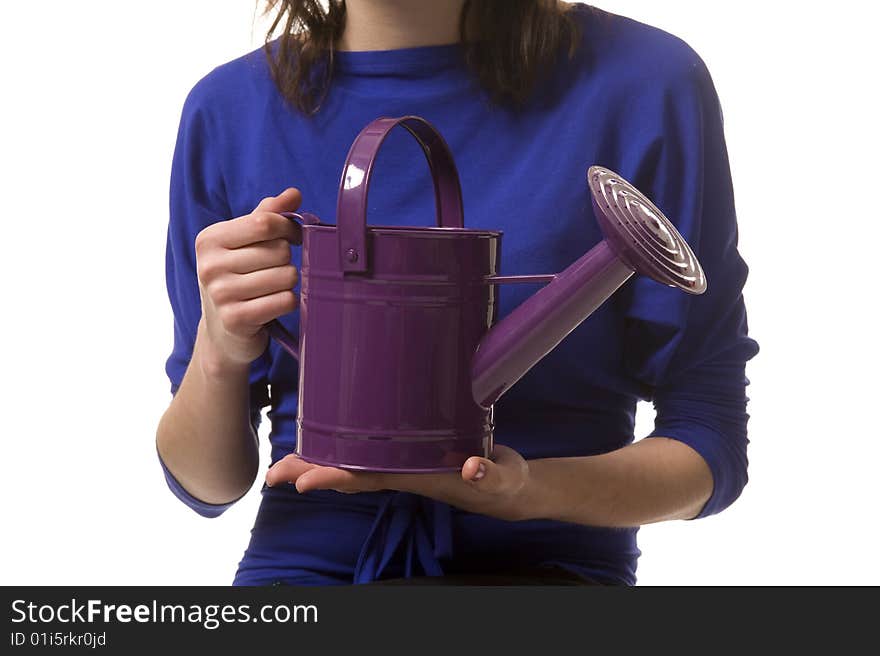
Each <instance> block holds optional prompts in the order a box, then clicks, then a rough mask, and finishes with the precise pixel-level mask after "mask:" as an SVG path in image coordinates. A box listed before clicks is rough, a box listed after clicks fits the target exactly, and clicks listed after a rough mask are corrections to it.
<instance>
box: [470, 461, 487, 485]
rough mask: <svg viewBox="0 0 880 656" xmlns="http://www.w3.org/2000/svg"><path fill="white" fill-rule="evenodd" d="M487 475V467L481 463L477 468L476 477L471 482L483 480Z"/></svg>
mask: <svg viewBox="0 0 880 656" xmlns="http://www.w3.org/2000/svg"><path fill="white" fill-rule="evenodd" d="M485 475H486V465H485V464H483V463H482V462H481V463H480V466H479V467H477V473H476V474H474V477H473V478H472V479H471V480H472V481H478V480H480V479H481V478H483V477H484V476H485Z"/></svg>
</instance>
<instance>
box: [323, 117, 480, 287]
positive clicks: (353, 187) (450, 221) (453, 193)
mask: <svg viewBox="0 0 880 656" xmlns="http://www.w3.org/2000/svg"><path fill="white" fill-rule="evenodd" d="M398 125H400V126H403V127H404V128H406V130H407V131H408V132H409V133H410V134H411V135H412V136H413V137H415V139H416V141H418V142H419V145H420V146H421V147H422V151H423V152H424V153H425V158H426V159H427V160H428V166H429V167H430V169H431V177H432V179H433V181H434V200H435V203H436V211H437V225H438V226H440V227H446V228H461V227H463V226H464V211H463V207H462V201H461V183H460V181H459V178H458V171H457V169H456V168H455V162H454V160H453V158H452V153H451V151H450V150H449V146H448V144H447V143H446V141H445V140H444V139H443V137H442V136H441V135H440V133H439V132H438V131H437V130H436V129H435V128H434V126H432V125H431V124H430V123H428V122H427V121H426V120H425V119H423V118H420V117H418V116H402V117H399V118H387V117H386V118H379V119H376V120H375V121H373V122H372V123H370V124H369V125H367V127H365V128H364V129H363V130H361V132H360V134H358V136H357V137H356V138H355V140H354V142H353V143H352V145H351V148H350V149H349V151H348V157H346V159H345V165H344V166H343V168H342V178H341V180H340V181H339V198H338V200H337V205H336V224H337V226H338V228H337V236H338V239H339V263H340V268H341V269H342V271H343V273H363V272H365V271H367V270H368V268H369V262H368V257H369V254H368V253H367V248H366V241H367V235H366V230H367V227H366V226H367V216H366V215H367V194H368V193H369V187H370V177H371V176H372V171H373V162H374V161H375V160H376V156H377V155H378V154H379V148H381V146H382V143H383V142H384V141H385V138H386V137H387V136H388V133H389V132H391V130H393V129H394V128H395V127H397V126H398Z"/></svg>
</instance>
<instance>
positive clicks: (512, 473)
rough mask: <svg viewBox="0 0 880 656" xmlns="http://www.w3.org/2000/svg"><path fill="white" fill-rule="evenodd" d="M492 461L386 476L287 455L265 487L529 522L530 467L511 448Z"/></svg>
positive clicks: (497, 451) (500, 448)
mask: <svg viewBox="0 0 880 656" xmlns="http://www.w3.org/2000/svg"><path fill="white" fill-rule="evenodd" d="M493 457H494V459H493V460H489V459H488V458H480V457H477V456H474V457H472V458H469V459H468V460H467V461H466V462H465V463H464V465H463V466H462V469H461V472H450V473H440V474H385V473H377V472H359V471H348V470H344V469H337V468H336V467H322V466H320V465H313V464H311V463H308V462H305V461H304V460H301V459H300V458H299V457H297V456H296V455H293V454H291V455H289V456H285V457H284V458H282V459H281V460H279V461H278V462H276V463H275V464H274V465H272V467H270V468H269V472H268V473H267V474H266V484H267V485H269V486H270V487H271V486H274V485H280V484H283V483H293V484H295V485H296V489H297V490H298V491H299V492H309V491H310V490H336V491H337V492H343V493H346V494H354V493H356V492H376V491H378V490H398V491H401V492H410V493H412V494H420V495H422V496H426V497H430V498H432V499H436V500H437V501H442V502H444V503H448V504H449V505H451V506H455V507H457V508H461V509H462V510H465V511H468V512H472V513H478V514H481V515H488V516H490V517H496V518H498V519H505V520H508V521H518V520H523V519H529V518H530V517H531V516H532V510H533V509H532V508H531V507H530V505H531V504H530V497H531V493H532V489H531V487H532V485H531V484H530V483H531V479H530V477H529V464H528V462H527V461H526V460H525V459H524V458H523V457H522V456H521V455H519V454H518V453H517V452H516V451H514V450H513V449H511V448H508V447H506V446H501V445H497V444H496V445H495V450H494V453H493Z"/></svg>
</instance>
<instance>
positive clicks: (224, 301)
mask: <svg viewBox="0 0 880 656" xmlns="http://www.w3.org/2000/svg"><path fill="white" fill-rule="evenodd" d="M301 200H302V196H301V194H300V192H299V190H297V189H293V188H290V189H286V190H285V191H284V192H282V193H281V194H279V195H278V196H272V197H269V198H264V199H263V200H262V201H260V204H259V205H257V208H256V209H255V210H254V211H253V212H251V213H250V214H247V215H245V216H241V217H238V218H236V219H230V220H229V221H220V222H218V223H214V224H212V225H210V226H208V227H207V228H205V229H204V230H202V231H201V232H200V233H199V234H198V236H197V237H196V241H195V250H196V264H197V266H196V269H197V272H198V279H199V291H200V292H201V296H202V320H201V326H200V330H202V331H204V336H205V337H206V338H207V340H208V342H209V343H210V344H209V351H210V353H211V354H212V357H213V359H214V364H215V366H218V367H220V366H224V365H225V366H239V367H243V366H245V365H248V364H250V363H251V362H252V361H254V360H255V359H257V358H258V357H259V356H260V355H261V354H262V353H263V351H264V350H265V349H266V344H267V341H268V339H269V338H268V334H267V333H266V331H265V330H264V325H265V324H266V323H268V322H269V321H271V320H272V319H275V318H277V317H280V316H281V315H284V314H287V313H288V312H292V311H293V310H294V309H295V308H296V306H297V304H298V300H297V296H296V294H295V293H294V291H293V287H294V286H295V285H296V283H297V280H298V279H299V273H298V271H297V270H296V267H294V266H293V265H292V264H291V263H290V245H291V244H299V243H301V242H302V232H301V230H300V227H299V225H298V224H297V223H296V222H295V221H291V220H290V219H288V218H286V217H284V216H282V215H281V214H279V212H294V211H296V210H297V208H299V204H300V201H301Z"/></svg>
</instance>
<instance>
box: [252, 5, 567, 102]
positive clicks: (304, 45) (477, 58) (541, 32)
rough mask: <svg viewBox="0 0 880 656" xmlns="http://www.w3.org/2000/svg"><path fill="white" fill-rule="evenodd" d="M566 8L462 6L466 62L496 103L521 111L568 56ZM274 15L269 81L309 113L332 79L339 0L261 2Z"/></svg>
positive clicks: (341, 18) (341, 23) (341, 13)
mask: <svg viewBox="0 0 880 656" xmlns="http://www.w3.org/2000/svg"><path fill="white" fill-rule="evenodd" d="M571 8H572V6H571V5H566V4H564V3H561V2H558V1H557V0H465V3H464V6H463V8H462V12H461V18H460V20H459V33H460V38H461V42H462V43H463V44H465V61H466V62H467V65H468V67H469V68H470V70H471V71H472V72H473V73H474V75H476V77H477V78H478V79H479V81H480V83H481V84H482V85H483V87H484V88H485V89H486V90H487V91H488V92H489V95H490V96H491V97H492V99H493V100H494V101H495V102H498V103H507V104H511V105H514V106H518V105H521V104H522V103H524V102H525V101H526V100H527V99H528V97H529V95H530V93H531V91H532V90H533V89H534V87H535V85H536V83H537V81H538V79H539V78H540V76H541V74H542V73H544V72H545V71H546V70H547V69H548V68H549V67H551V66H552V65H553V64H554V63H555V62H556V60H557V58H558V57H559V56H560V55H562V54H563V53H565V54H567V56H568V57H569V58H571V57H573V56H574V53H575V51H576V49H577V45H578V40H579V30H578V25H577V23H576V22H575V20H574V18H573V17H572V16H571V13H570V12H571ZM273 10H277V14H276V15H275V18H274V20H273V22H272V25H271V27H270V28H269V32H268V33H267V34H266V45H265V51H266V56H267V57H268V58H269V65H270V69H271V71H272V77H273V78H274V80H275V84H276V85H277V86H278V89H279V90H280V92H281V94H282V95H283V96H284V97H285V98H286V99H287V100H288V102H290V104H291V105H293V106H294V107H295V108H297V109H299V110H300V111H302V112H304V113H306V114H313V113H314V112H316V111H317V110H318V109H319V108H320V105H321V102H322V101H323V99H324V97H325V95H326V93H327V90H328V88H329V86H330V82H331V79H332V73H333V49H334V45H335V44H336V42H337V41H338V40H339V38H340V37H341V35H342V31H343V29H344V28H345V0H329V2H328V7H327V9H325V8H324V7H323V6H322V4H321V2H320V1H319V0H267V7H266V11H267V12H272V11H273ZM279 27H280V28H281V29H282V33H281V36H280V38H279V39H278V43H277V46H274V47H273V40H274V39H273V37H274V34H275V33H276V31H278V29H279ZM468 35H471V36H472V37H473V38H470V39H469V38H467V37H468Z"/></svg>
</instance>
